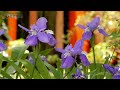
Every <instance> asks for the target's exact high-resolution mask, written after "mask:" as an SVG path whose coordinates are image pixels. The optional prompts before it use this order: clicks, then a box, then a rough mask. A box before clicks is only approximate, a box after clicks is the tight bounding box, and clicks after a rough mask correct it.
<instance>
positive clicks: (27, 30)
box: [18, 24, 31, 32]
mask: <svg viewBox="0 0 120 90" xmlns="http://www.w3.org/2000/svg"><path fill="white" fill-rule="evenodd" d="M18 26H19V27H20V28H22V29H23V30H25V31H26V32H31V31H30V30H29V29H27V28H25V27H23V26H21V25H20V24H18Z"/></svg>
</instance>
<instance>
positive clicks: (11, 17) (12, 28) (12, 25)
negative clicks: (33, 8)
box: [7, 11, 17, 40]
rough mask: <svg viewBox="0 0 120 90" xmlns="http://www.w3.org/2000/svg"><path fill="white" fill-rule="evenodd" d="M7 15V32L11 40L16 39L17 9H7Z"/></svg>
mask: <svg viewBox="0 0 120 90" xmlns="http://www.w3.org/2000/svg"><path fill="white" fill-rule="evenodd" d="M7 17H8V34H9V36H10V37H11V40H16V37H17V11H9V13H8V14H7Z"/></svg>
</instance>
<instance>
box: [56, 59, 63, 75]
mask: <svg viewBox="0 0 120 90" xmlns="http://www.w3.org/2000/svg"><path fill="white" fill-rule="evenodd" d="M56 65H57V69H58V71H59V73H61V75H62V77H63V69H62V68H60V66H61V60H60V59H58V60H57V62H56Z"/></svg>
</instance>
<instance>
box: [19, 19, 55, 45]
mask: <svg viewBox="0 0 120 90" xmlns="http://www.w3.org/2000/svg"><path fill="white" fill-rule="evenodd" d="M46 23H47V19H46V18H44V17H41V18H39V19H38V20H37V22H36V25H35V24H33V25H31V26H30V28H31V30H29V29H27V28H25V27H23V26H21V25H20V24H19V25H18V26H19V27H20V28H22V29H23V30H25V31H26V32H28V33H29V35H28V36H27V38H26V40H25V44H26V45H29V46H35V45H37V44H38V40H39V41H40V42H42V43H48V44H49V45H50V46H54V45H55V44H56V40H55V38H54V37H53V36H52V34H53V31H52V30H46V28H47V25H46Z"/></svg>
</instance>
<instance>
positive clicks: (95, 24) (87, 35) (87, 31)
mask: <svg viewBox="0 0 120 90" xmlns="http://www.w3.org/2000/svg"><path fill="white" fill-rule="evenodd" d="M99 24H100V18H99V17H95V18H94V19H93V20H92V21H91V22H88V23H87V25H86V27H85V26H83V25H80V24H78V25H77V26H78V27H80V28H82V29H83V30H84V33H83V35H82V37H83V40H90V39H91V37H92V33H93V32H94V30H96V29H98V31H99V33H101V34H103V35H104V36H107V34H106V33H105V31H104V29H103V27H101V26H100V25H99Z"/></svg>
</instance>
